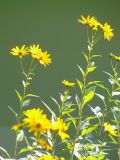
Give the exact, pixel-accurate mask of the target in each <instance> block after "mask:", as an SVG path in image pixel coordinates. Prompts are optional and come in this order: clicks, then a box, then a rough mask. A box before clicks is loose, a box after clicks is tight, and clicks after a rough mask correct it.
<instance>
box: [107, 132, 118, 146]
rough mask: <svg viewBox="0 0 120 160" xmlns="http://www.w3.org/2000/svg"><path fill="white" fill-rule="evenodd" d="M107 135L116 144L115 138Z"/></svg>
mask: <svg viewBox="0 0 120 160" xmlns="http://www.w3.org/2000/svg"><path fill="white" fill-rule="evenodd" d="M108 135H109V137H110V138H111V140H112V142H113V143H114V144H118V142H117V141H116V140H115V138H114V137H113V136H112V135H111V134H108Z"/></svg>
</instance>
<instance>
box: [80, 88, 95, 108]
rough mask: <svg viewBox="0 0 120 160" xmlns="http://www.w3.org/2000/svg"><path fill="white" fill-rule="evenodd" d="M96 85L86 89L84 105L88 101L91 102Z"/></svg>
mask: <svg viewBox="0 0 120 160" xmlns="http://www.w3.org/2000/svg"><path fill="white" fill-rule="evenodd" d="M95 88H96V87H95V86H94V87H90V88H88V89H87V90H85V96H84V97H83V105H85V104H86V103H88V102H90V101H91V100H92V99H93V97H94V95H95Z"/></svg>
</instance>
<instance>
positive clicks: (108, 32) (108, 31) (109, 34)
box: [100, 23, 114, 41]
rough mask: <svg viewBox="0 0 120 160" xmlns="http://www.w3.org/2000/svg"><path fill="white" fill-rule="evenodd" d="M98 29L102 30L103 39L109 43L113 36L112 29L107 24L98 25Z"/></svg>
mask: <svg viewBox="0 0 120 160" xmlns="http://www.w3.org/2000/svg"><path fill="white" fill-rule="evenodd" d="M100 27H101V29H102V30H103V34H104V39H107V40H108V41H110V40H111V38H112V37H113V36H114V34H113V29H112V28H111V27H110V25H108V24H107V23H105V24H104V25H100Z"/></svg>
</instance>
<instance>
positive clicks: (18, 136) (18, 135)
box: [17, 130, 24, 141]
mask: <svg viewBox="0 0 120 160" xmlns="http://www.w3.org/2000/svg"><path fill="white" fill-rule="evenodd" d="M23 139H24V132H23V130H20V131H19V133H18V134H17V141H23Z"/></svg>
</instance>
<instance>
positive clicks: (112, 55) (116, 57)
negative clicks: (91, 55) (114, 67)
mask: <svg viewBox="0 0 120 160" xmlns="http://www.w3.org/2000/svg"><path fill="white" fill-rule="evenodd" d="M110 56H111V57H113V58H115V59H116V60H118V61H120V56H116V55H114V54H113V53H110Z"/></svg>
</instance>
